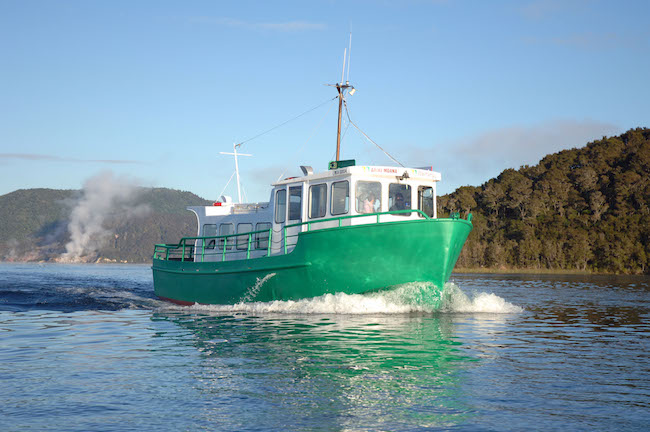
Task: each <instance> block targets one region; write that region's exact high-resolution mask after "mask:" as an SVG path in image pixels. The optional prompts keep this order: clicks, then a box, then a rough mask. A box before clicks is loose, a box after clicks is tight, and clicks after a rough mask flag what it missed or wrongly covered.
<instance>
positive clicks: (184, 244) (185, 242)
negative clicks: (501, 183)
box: [153, 209, 471, 262]
mask: <svg viewBox="0 0 650 432" xmlns="http://www.w3.org/2000/svg"><path fill="white" fill-rule="evenodd" d="M412 213H417V214H418V215H419V216H421V217H423V218H424V219H426V220H431V217H429V215H427V214H426V213H424V212H423V211H422V210H420V209H405V210H393V211H387V212H375V213H363V214H356V215H345V216H338V217H333V218H327V219H317V220H310V221H306V222H298V223H295V224H291V225H285V226H284V227H283V229H282V233H283V234H284V235H283V239H282V240H279V241H280V242H282V243H283V245H282V248H283V249H284V254H287V253H288V246H289V245H288V244H287V239H288V238H293V237H297V236H298V235H299V234H300V232H302V230H301V231H300V232H299V233H297V234H291V235H287V229H288V228H295V227H301V226H303V225H307V231H308V232H309V231H311V230H312V225H313V224H321V223H327V222H333V221H338V227H339V228H340V227H341V226H342V221H343V220H346V219H355V218H367V217H376V218H377V222H376V223H380V219H381V217H382V216H387V215H403V214H412ZM458 217H459V216H458V215H453V216H452V219H457V218H458ZM468 221H470V223H471V215H469V216H468ZM278 232H280V231H278ZM261 233H268V237H267V238H265V239H259V240H260V241H266V242H267V247H266V256H267V257H268V256H271V246H272V244H273V242H275V243H278V242H279V241H278V240H274V239H273V233H274V231H273V227H271V228H269V229H265V230H257V231H250V232H247V233H237V234H225V235H218V236H203V237H183V238H181V239H180V241H179V242H178V243H177V244H174V243H160V244H156V245H155V246H154V253H153V258H158V259H162V256H161V254H162V253H164V260H169V259H170V252H172V251H176V253H178V252H179V251H178V250H179V249H181V251H180V261H186V260H190V261H193V260H194V253H195V249H197V248H198V247H199V246H196V245H195V244H189V242H194V243H196V241H197V240H200V241H201V246H200V250H201V262H204V261H205V256H206V243H208V241H210V240H215V244H214V246H212V247H209V246H208V248H207V249H208V250H212V249H215V253H213V254H212V255H216V253H221V261H226V255H227V254H232V253H243V252H244V249H238V248H237V246H238V243H239V239H237V240H235V241H234V244H231V245H229V243H228V239H231V238H233V237H235V238H241V237H243V236H247V237H248V239H247V247H246V259H249V258H250V256H251V248H252V245H253V235H254V234H261ZM218 240H223V244H219V242H218ZM233 248H234V250H232V249H233ZM216 249H219V251H218V252H216ZM257 250H263V249H257ZM207 254H209V255H210V254H211V253H210V252H208V253H207ZM175 259H177V260H178V259H179V257H178V256H176V257H175Z"/></svg>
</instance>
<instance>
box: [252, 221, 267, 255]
mask: <svg viewBox="0 0 650 432" xmlns="http://www.w3.org/2000/svg"><path fill="white" fill-rule="evenodd" d="M270 229H271V224H270V223H267V222H261V223H258V224H257V225H255V231H262V230H266V231H265V232H259V233H257V234H255V249H267V248H268V247H269V231H268V230H270Z"/></svg>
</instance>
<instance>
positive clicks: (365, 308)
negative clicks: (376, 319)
mask: <svg viewBox="0 0 650 432" xmlns="http://www.w3.org/2000/svg"><path fill="white" fill-rule="evenodd" d="M170 307H176V306H170ZM188 309H190V310H195V311H210V312H218V313H233V312H238V313H242V312H243V313H250V314H275V313H278V314H339V315H366V314H368V315H372V314H409V313H452V314H453V313H493V314H509V313H519V312H522V311H523V309H522V308H521V307H519V306H517V305H514V304H512V303H509V302H507V301H506V300H504V299H503V298H501V297H499V296H498V295H496V294H494V293H485V292H481V293H476V294H473V295H472V296H471V297H470V296H468V295H467V294H465V293H464V292H463V291H462V290H461V289H460V288H459V287H458V286H457V285H456V284H454V283H453V282H448V283H446V284H445V286H444V289H443V290H438V289H436V288H435V287H434V286H433V285H432V284H430V283H424V282H414V283H408V284H404V285H401V286H398V287H396V288H394V289H392V290H389V291H379V292H374V293H369V294H363V295H362V294H344V293H338V294H325V295H323V296H320V297H314V298H309V299H303V300H295V301H293V300H287V301H279V300H278V301H271V302H241V303H237V304H235V305H199V304H195V305H193V306H190V307H183V310H188Z"/></svg>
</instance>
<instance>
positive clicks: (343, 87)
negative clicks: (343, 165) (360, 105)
mask: <svg viewBox="0 0 650 432" xmlns="http://www.w3.org/2000/svg"><path fill="white" fill-rule="evenodd" d="M349 48H350V50H349V51H348V48H346V49H344V50H343V70H342V71H341V82H340V83H337V84H328V85H330V86H332V87H336V91H337V92H338V93H339V95H338V98H339V122H338V127H337V128H336V160H337V161H338V160H340V156H341V114H342V113H343V98H344V97H345V92H347V93H348V94H349V95H350V96H352V95H353V94H354V92H355V91H356V89H355V88H354V86H352V85H350V81H344V79H345V62H346V61H347V63H348V79H349V78H350V58H349V55H350V52H351V51H352V32H350V45H349Z"/></svg>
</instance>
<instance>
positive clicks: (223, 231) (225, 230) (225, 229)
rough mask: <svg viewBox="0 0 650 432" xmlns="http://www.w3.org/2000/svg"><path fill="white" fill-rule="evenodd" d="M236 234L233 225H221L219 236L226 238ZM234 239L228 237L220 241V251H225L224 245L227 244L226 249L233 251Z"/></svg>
mask: <svg viewBox="0 0 650 432" xmlns="http://www.w3.org/2000/svg"><path fill="white" fill-rule="evenodd" d="M234 233H235V226H234V225H233V224H231V223H225V224H221V225H219V235H220V236H225V235H230V234H234ZM234 240H235V239H234V238H233V237H228V238H220V239H219V250H223V244H224V243H226V249H227V250H230V249H232V244H233V243H234Z"/></svg>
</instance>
